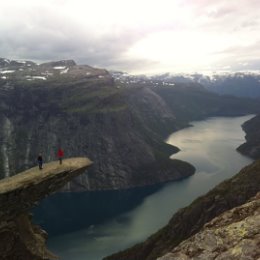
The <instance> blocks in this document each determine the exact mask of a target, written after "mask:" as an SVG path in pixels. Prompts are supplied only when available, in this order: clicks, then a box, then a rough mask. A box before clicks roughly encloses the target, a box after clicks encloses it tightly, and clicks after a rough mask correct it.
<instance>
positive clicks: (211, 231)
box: [158, 193, 260, 260]
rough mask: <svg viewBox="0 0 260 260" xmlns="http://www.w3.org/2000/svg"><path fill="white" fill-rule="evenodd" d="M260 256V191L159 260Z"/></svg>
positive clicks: (253, 259) (243, 259) (232, 259)
mask: <svg viewBox="0 0 260 260" xmlns="http://www.w3.org/2000/svg"><path fill="white" fill-rule="evenodd" d="M259 258H260V193H258V194H257V196H256V197H254V198H253V199H252V200H251V201H250V202H248V203H246V204H243V205H242V206H240V207H236V208H233V209H232V210H229V211H226V212H225V213H223V214H221V215H220V216H218V217H216V218H214V219H213V220H212V221H210V222H209V223H207V224H206V225H205V226H204V227H203V229H202V230H201V231H200V232H198V233H197V234H196V235H194V236H192V237H191V238H189V239H187V240H185V241H183V242H182V243H181V244H180V245H179V246H177V247H175V248H174V249H173V250H172V251H171V252H170V253H168V254H166V255H165V256H163V257H160V258H158V260H194V259H200V260H226V259H229V260H237V259H240V260H246V259H247V260H256V259H259Z"/></svg>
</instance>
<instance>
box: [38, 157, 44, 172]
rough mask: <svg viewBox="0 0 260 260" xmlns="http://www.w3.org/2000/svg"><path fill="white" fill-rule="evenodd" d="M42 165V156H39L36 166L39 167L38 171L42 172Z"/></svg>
mask: <svg viewBox="0 0 260 260" xmlns="http://www.w3.org/2000/svg"><path fill="white" fill-rule="evenodd" d="M42 163H43V160H42V155H41V154H39V156H38V165H39V169H40V170H42Z"/></svg>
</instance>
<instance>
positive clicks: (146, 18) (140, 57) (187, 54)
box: [0, 0, 260, 72]
mask: <svg viewBox="0 0 260 260" xmlns="http://www.w3.org/2000/svg"><path fill="white" fill-rule="evenodd" d="M0 1H1V2H2V3H1V9H0V39H1V40H0V57H7V58H14V59H31V60H35V61H38V62H43V61H49V60H58V59H75V60H76V62H78V63H80V64H83V63H84V64H89V65H92V66H97V67H106V68H108V69H122V70H127V71H130V72H138V71H140V72H142V71H149V70H151V71H156V69H157V70H160V71H161V70H163V69H165V70H166V69H167V70H171V69H174V70H176V69H180V70H189V69H191V68H192V69H196V70H200V69H203V68H204V67H205V66H207V67H212V68H213V67H214V66H216V67H224V66H230V67H231V68H233V67H235V64H236V63H237V62H236V59H239V58H242V60H243V61H246V62H248V63H249V64H255V65H254V66H258V63H253V62H251V60H256V59H258V57H259V52H258V51H257V50H258V46H257V44H258V43H259V42H260V36H258V34H259V33H258V32H259V29H260V18H259V15H258V10H259V8H260V2H259V1H256V0H250V1H248V0H237V1H235V0H230V1H226V0H219V1H211V0H197V1H193V0H176V1H172V0H161V1H159V0H149V1H148V0H132V1H129V0H126V1H120V0H110V1H106V0H96V1H90V0H45V1H35V0H23V1H19V0H9V1H3V0H0ZM252 66H253V65H252Z"/></svg>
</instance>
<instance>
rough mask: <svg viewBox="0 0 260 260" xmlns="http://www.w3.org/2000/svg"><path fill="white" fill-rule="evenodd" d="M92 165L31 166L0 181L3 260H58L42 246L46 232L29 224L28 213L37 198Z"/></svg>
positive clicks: (81, 161)
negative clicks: (40, 167) (41, 167)
mask: <svg viewBox="0 0 260 260" xmlns="http://www.w3.org/2000/svg"><path fill="white" fill-rule="evenodd" d="M91 164H92V162H91V161H90V160H89V159H87V158H71V159H67V160H64V162H63V164H62V165H59V163H58V162H57V161H56V162H52V163H49V164H45V165H44V168H43V170H39V169H38V167H34V168H32V169H29V170H27V171H25V172H22V173H20V174H17V175H15V176H13V177H10V178H6V179H4V180H1V181H0V239H1V245H0V255H1V259H2V260H20V259H34V260H43V259H45V260H47V259H57V257H56V256H54V255H53V254H52V253H51V252H49V251H48V250H47V249H46V247H45V241H46V238H47V234H46V232H44V231H43V230H41V228H40V227H39V226H35V225H33V224H32V223H31V221H30V217H29V214H28V211H29V210H30V209H31V208H32V207H33V206H34V205H35V203H37V202H38V201H39V200H40V199H42V198H44V197H46V196H47V195H49V194H51V193H53V192H55V191H57V190H59V189H60V188H61V187H63V186H64V185H65V184H66V183H67V182H68V181H70V180H71V179H72V178H74V177H75V176H78V175H79V174H82V173H83V172H84V171H85V170H86V168H87V167H88V166H89V165H91Z"/></svg>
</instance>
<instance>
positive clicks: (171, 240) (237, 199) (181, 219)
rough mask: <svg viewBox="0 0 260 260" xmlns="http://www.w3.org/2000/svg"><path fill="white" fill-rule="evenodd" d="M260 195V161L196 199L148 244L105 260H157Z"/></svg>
mask: <svg viewBox="0 0 260 260" xmlns="http://www.w3.org/2000/svg"><path fill="white" fill-rule="evenodd" d="M259 191H260V161H256V162H255V163H253V164H252V165H249V166H247V167H245V168H244V169H242V170H241V171H240V172H239V173H238V174H237V175H235V176H234V177H232V178H231V179H229V180H226V181H224V182H222V183H221V184H219V185H218V186H216V187H215V188H214V189H213V190H211V191H210V192H208V193H207V194H206V195H204V196H201V197H199V198H198V199H196V200H195V201H194V202H193V203H192V204H191V205H190V206H188V207H186V208H183V209H180V210H179V211H178V212H177V213H176V214H175V215H174V216H173V217H172V219H171V220H170V221H169V223H168V225H166V226H165V227H164V228H162V229H161V230H159V231H158V232H157V233H155V234H153V235H152V236H151V237H149V238H148V239H147V240H146V241H145V242H143V243H140V244H137V245H136V246H134V247H132V248H130V249H127V250H125V251H123V252H120V253H118V254H115V255H112V256H109V257H107V258H105V259H109V260H116V259H120V260H128V259H129V260H130V259H131V260H139V259H142V260H146V259H149V260H152V259H157V258H158V257H160V256H163V255H165V254H167V253H168V252H170V251H171V250H172V249H173V248H175V247H176V246H177V245H179V244H180V243H181V242H182V241H184V240H186V239H187V238H189V237H191V236H192V235H194V234H196V233H197V232H199V231H200V230H201V228H202V227H203V226H204V225H205V224H206V223H207V222H209V221H211V220H212V219H213V218H215V217H216V216H218V215H220V214H221V213H223V212H225V211H227V210H229V209H232V208H234V207H237V206H240V205H242V204H244V203H245V202H246V201H247V200H248V199H250V198H251V197H252V196H255V194H256V193H257V192H259ZM202 246H203V245H202ZM166 259H167V258H166ZM181 259H189V258H185V257H184V258H181ZM220 259H223V258H220Z"/></svg>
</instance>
